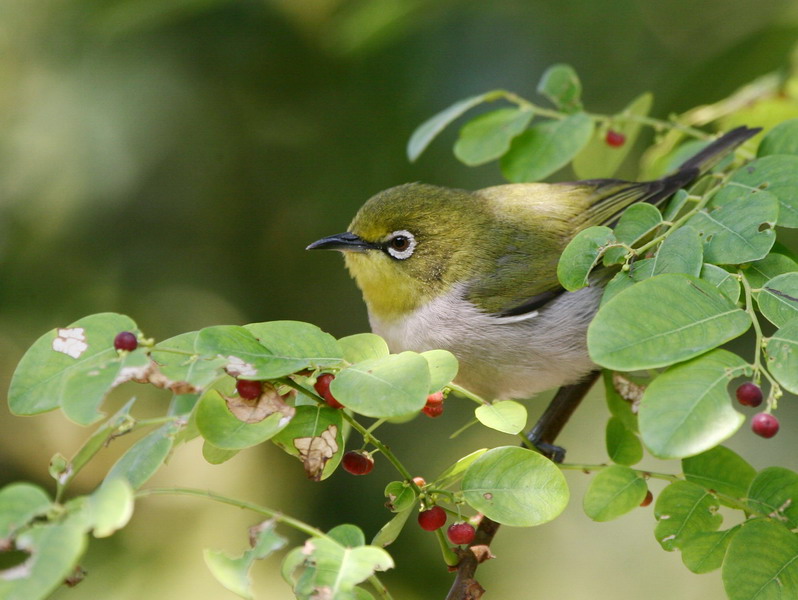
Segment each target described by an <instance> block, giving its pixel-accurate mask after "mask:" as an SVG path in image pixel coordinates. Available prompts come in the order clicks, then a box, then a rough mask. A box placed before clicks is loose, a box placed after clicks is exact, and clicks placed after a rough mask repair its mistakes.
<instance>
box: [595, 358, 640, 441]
mask: <svg viewBox="0 0 798 600" xmlns="http://www.w3.org/2000/svg"><path fill="white" fill-rule="evenodd" d="M613 376H614V374H613V372H612V371H607V370H605V371H602V373H601V377H602V379H603V380H604V398H605V399H606V402H607V408H608V409H609V411H610V414H611V415H612V416H613V417H614V418H616V419H618V420H619V421H620V422H621V423H622V424H623V426H624V427H625V428H626V429H628V430H629V431H637V429H638V427H637V408H636V407H633V406H632V402H631V401H630V400H627V399H626V398H623V397H622V396H621V395H620V394H619V393H618V391H617V390H616V389H615V385H614V384H613Z"/></svg>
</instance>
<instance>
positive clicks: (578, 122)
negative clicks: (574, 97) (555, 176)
mask: <svg viewBox="0 0 798 600" xmlns="http://www.w3.org/2000/svg"><path fill="white" fill-rule="evenodd" d="M592 133H593V121H592V120H591V119H590V117H588V116H587V115H586V114H585V113H581V112H579V113H576V114H573V115H571V116H569V117H567V118H565V119H563V120H561V121H546V122H544V123H540V124H538V125H534V126H533V127H531V128H530V129H527V130H526V131H525V132H524V133H522V134H521V135H519V136H518V137H516V138H515V139H514V140H513V142H512V144H511V145H510V150H509V152H507V153H506V154H505V155H504V156H503V157H502V160H501V169H502V173H503V174H504V176H505V177H506V178H507V179H508V180H509V181H512V182H515V183H518V182H525V181H538V180H540V179H543V178H544V177H548V176H549V175H551V174H552V173H554V172H555V171H559V170H560V169H561V168H562V167H564V166H565V165H567V164H568V163H569V162H570V161H571V159H573V157H574V156H576V154H577V153H578V152H579V151H580V150H581V149H582V148H583V147H584V146H585V144H587V142H588V141H589V140H590V136H591V134H592Z"/></svg>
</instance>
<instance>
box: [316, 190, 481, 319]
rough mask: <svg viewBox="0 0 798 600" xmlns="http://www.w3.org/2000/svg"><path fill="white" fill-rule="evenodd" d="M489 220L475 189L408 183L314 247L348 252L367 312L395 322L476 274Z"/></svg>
mask: <svg viewBox="0 0 798 600" xmlns="http://www.w3.org/2000/svg"><path fill="white" fill-rule="evenodd" d="M488 218H489V217H488V213H487V210H486V208H485V206H484V202H482V201H481V200H480V198H478V197H477V196H475V195H474V194H472V193H470V192H467V191H464V190H454V189H448V188H442V187H437V186H432V185H425V184H419V183H409V184H405V185H401V186H397V187H394V188H391V189H388V190H385V191H383V192H380V193H379V194H377V195H376V196H373V197H372V198H371V199H369V200H368V201H367V202H366V203H365V204H364V205H363V206H362V207H361V208H360V210H359V211H358V213H357V214H356V215H355V218H354V219H353V220H352V223H351V224H350V226H349V230H348V231H347V232H345V233H340V234H337V235H331V236H329V237H325V238H322V239H320V240H318V241H316V242H314V243H312V244H311V245H310V246H308V249H311V250H312V249H326V250H340V251H342V252H343V253H344V259H345V262H346V266H347V268H348V269H349V272H350V273H351V274H352V276H353V277H354V278H355V281H356V282H357V284H358V286H359V287H360V289H361V290H362V292H363V297H364V299H365V301H366V304H367V305H368V307H369V311H370V312H371V313H372V314H373V315H375V316H378V317H379V318H381V319H396V318H401V317H402V316H403V315H405V314H407V313H409V312H411V311H413V310H414V309H416V308H418V307H419V306H422V305H423V304H424V303H426V302H427V301H429V300H431V299H432V298H435V297H436V296H439V295H441V294H444V293H446V292H447V291H448V290H449V289H451V288H452V286H453V285H455V284H457V283H459V282H462V281H466V280H468V279H469V278H470V277H472V276H473V274H474V273H475V267H476V264H477V263H478V262H479V259H478V258H477V257H478V256H479V254H480V252H479V248H480V246H481V245H482V244H481V240H480V235H484V234H485V232H488V231H490V228H489V227H488V226H487V225H486V222H487V220H488Z"/></svg>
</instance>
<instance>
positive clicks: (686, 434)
mask: <svg viewBox="0 0 798 600" xmlns="http://www.w3.org/2000/svg"><path fill="white" fill-rule="evenodd" d="M746 370H749V367H748V363H747V362H746V361H744V360H743V359H742V358H740V357H739V356H737V355H736V354H732V353H731V352H728V351H726V350H720V349H718V350H714V351H712V352H709V353H707V354H704V355H703V356H699V357H697V358H694V359H693V360H690V361H688V362H685V363H682V364H679V365H676V366H674V367H671V368H670V369H668V370H667V371H666V372H665V373H663V374H662V375H660V376H659V377H657V378H656V379H654V381H652V382H651V384H650V385H649V386H648V388H646V391H645V393H644V394H643V401H642V402H641V403H640V412H639V413H638V421H639V423H640V434H641V435H642V437H643V443H644V444H645V445H646V447H647V448H648V449H649V450H650V451H651V453H652V454H653V455H654V456H656V457H657V458H684V457H686V456H692V455H695V454H699V453H701V452H704V451H706V450H709V449H710V448H712V447H714V446H716V445H718V444H719V443H721V442H722V441H723V440H725V439H727V438H729V437H730V436H731V435H732V434H733V433H734V432H735V431H737V429H739V428H740V425H742V424H743V421H745V417H744V416H743V415H742V414H740V413H739V412H737V411H736V410H734V408H733V407H732V402H731V397H730V396H729V393H728V391H727V387H728V384H729V381H731V380H732V379H733V378H735V377H738V376H740V375H741V374H742V373H743V372H745V371H746Z"/></svg>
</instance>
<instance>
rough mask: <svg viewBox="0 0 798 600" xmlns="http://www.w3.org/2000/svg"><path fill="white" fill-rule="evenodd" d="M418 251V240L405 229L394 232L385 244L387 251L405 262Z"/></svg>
mask: <svg viewBox="0 0 798 600" xmlns="http://www.w3.org/2000/svg"><path fill="white" fill-rule="evenodd" d="M415 249H416V238H415V237H413V234H412V233H410V232H409V231H405V230H404V229H402V230H400V231H394V232H393V233H392V234H391V235H389V236H388V239H387V240H386V242H385V251H386V252H387V253H388V254H390V255H391V256H393V257H394V258H397V259H399V260H405V259H406V258H410V257H411V256H413V251H414V250H415Z"/></svg>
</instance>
